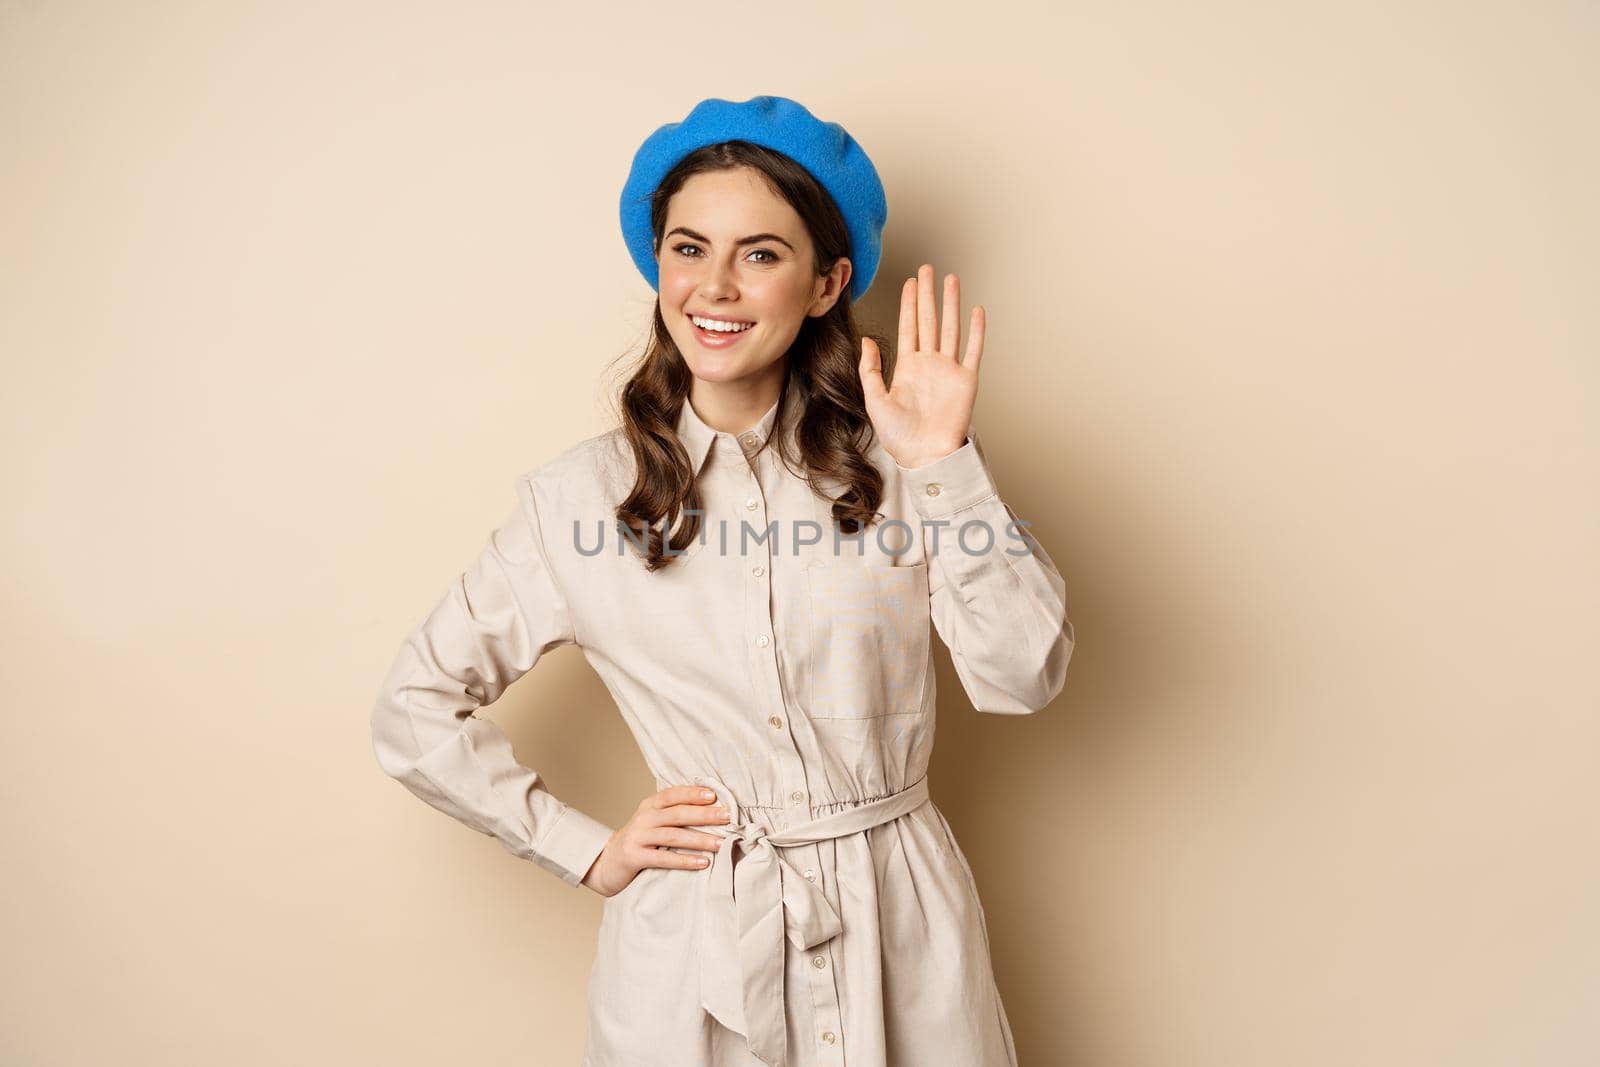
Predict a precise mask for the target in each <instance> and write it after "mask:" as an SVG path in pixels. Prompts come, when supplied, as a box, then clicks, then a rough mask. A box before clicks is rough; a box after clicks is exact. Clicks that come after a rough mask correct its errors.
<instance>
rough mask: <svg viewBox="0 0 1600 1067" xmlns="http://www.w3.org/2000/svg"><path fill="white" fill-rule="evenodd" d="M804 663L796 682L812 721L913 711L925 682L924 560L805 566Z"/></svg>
mask: <svg viewBox="0 0 1600 1067" xmlns="http://www.w3.org/2000/svg"><path fill="white" fill-rule="evenodd" d="M805 572H806V583H807V590H806V594H807V600H808V607H809V608H810V613H811V618H810V636H811V669H810V671H809V672H807V676H806V678H805V681H804V685H803V686H802V692H803V693H804V694H805V695H806V697H807V701H806V704H805V708H806V710H807V711H808V712H809V713H810V714H811V716H812V718H817V719H867V718H873V717H875V716H880V715H893V714H897V713H907V712H920V711H921V710H922V695H923V686H924V684H925V682H926V680H927V669H928V633H929V625H930V615H929V611H928V566H927V563H926V562H923V563H916V564H910V565H906V566H900V567H892V566H888V565H885V564H883V563H882V562H880V561H868V560H864V559H851V558H849V557H848V556H838V557H833V558H816V559H813V560H811V561H810V565H809V566H807V567H806V568H805Z"/></svg>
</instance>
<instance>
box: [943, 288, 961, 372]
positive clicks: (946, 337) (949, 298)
mask: <svg viewBox="0 0 1600 1067" xmlns="http://www.w3.org/2000/svg"><path fill="white" fill-rule="evenodd" d="M959 314H961V281H960V279H958V278H957V277H956V276H955V275H954V274H946V275H945V276H944V313H943V314H942V315H941V316H940V317H939V326H940V329H939V351H940V352H943V353H944V354H945V355H947V356H949V357H950V358H951V359H956V358H957V357H956V352H957V348H956V346H957V345H959V344H960V343H961V323H960V321H959V320H958V319H957V318H956V316H957V315H959Z"/></svg>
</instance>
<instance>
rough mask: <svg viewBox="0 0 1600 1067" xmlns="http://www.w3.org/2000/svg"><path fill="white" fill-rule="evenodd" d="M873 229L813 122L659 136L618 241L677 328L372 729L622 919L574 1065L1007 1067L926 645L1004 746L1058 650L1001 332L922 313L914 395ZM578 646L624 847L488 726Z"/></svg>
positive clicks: (910, 284) (658, 325)
mask: <svg viewBox="0 0 1600 1067" xmlns="http://www.w3.org/2000/svg"><path fill="white" fill-rule="evenodd" d="M886 215H887V209H886V205H885V203H884V199H883V190H882V186H881V184H880V183H879V181H878V176H877V173H876V171H875V169H874V168H873V166H872V163H871V161H870V160H868V158H867V157H866V155H865V153H863V152H862V151H861V149H860V147H859V146H858V145H857V144H856V143H855V141H854V140H853V139H851V138H850V136H849V134H847V133H846V132H845V131H844V130H843V129H842V128H841V127H839V126H838V125H837V124H834V123H823V122H821V121H819V120H818V119H816V118H815V117H813V116H812V115H811V113H810V112H809V111H807V110H806V109H805V108H803V107H801V106H800V105H799V104H797V103H795V102H794V101H792V100H786V99H784V98H781V97H770V96H760V97H755V98H753V99H751V100H748V101H745V102H744V103H739V104H735V103H732V102H729V101H725V100H707V101H703V102H701V103H700V104H699V105H697V106H696V108H695V109H694V110H693V111H692V112H691V113H690V114H689V116H688V117H687V118H686V119H685V120H684V121H683V122H681V123H675V124H669V125H667V126H663V127H661V128H660V129H658V130H657V131H656V132H655V133H654V134H652V135H651V137H650V138H649V139H647V140H646V142H645V143H644V145H643V146H641V148H640V149H639V152H638V153H637V155H636V156H635V159H634V163H633V169H632V173H631V174H630V177H629V179H628V183H627V185H626V187H625V189H624V193H623V200H622V221H623V232H624V237H625V239H626V240H627V242H628V246H629V249H630V253H631V254H632V255H633V257H634V259H635V262H636V263H637V264H638V265H639V267H640V270H641V272H642V273H643V274H644V276H645V278H646V279H647V280H648V281H649V282H650V283H651V284H652V285H653V286H655V287H656V288H657V290H658V293H659V299H658V302H657V306H656V312H655V332H654V337H653V341H652V343H651V345H650V346H649V348H648V350H647V352H646V354H645V357H644V360H643V362H642V364H641V366H640V367H639V369H638V371H637V372H636V373H635V374H634V375H633V377H632V378H631V380H629V381H628V382H627V384H626V385H625V387H624V388H623V392H622V403H621V407H622V424H621V426H619V427H618V428H616V429H613V430H611V431H608V432H606V433H603V434H600V435H597V436H595V437H591V438H589V439H587V440H585V441H582V442H580V443H579V444H577V445H575V446H573V447H572V448H569V449H568V450H567V451H565V452H563V453H562V454H560V455H559V456H556V457H555V458H554V459H551V460H550V461H548V462H546V463H544V464H543V465H542V466H539V467H537V468H536V469H534V470H532V471H529V472H528V473H525V474H523V475H522V476H521V477H520V478H518V480H517V482H516V493H517V503H516V506H515V507H514V508H513V509H512V512H511V514H510V516H509V517H508V518H507V519H506V521H505V522H504V523H503V524H502V525H501V526H500V527H499V528H497V529H496V530H495V531H494V532H493V533H492V534H491V535H490V538H489V542H488V544H487V546H486V547H485V549H484V550H483V553H482V555H481V556H480V557H479V558H478V560H477V561H476V562H475V563H474V564H473V566H472V567H471V568H469V569H468V570H467V571H466V572H465V573H464V574H462V575H461V577H460V578H459V580H458V581H457V582H456V583H454V584H453V585H452V586H451V588H450V589H449V590H448V591H447V592H446V594H445V596H444V597H443V599H441V600H440V601H439V603H438V604H437V605H436V606H435V607H434V609H433V611H432V612H431V613H430V614H429V616H428V617H427V618H426V619H425V620H424V621H423V623H422V624H421V625H420V626H419V627H418V629H417V630H416V631H415V632H414V633H413V634H412V635H411V636H410V638H408V640H407V641H406V642H405V644H404V645H403V646H402V648H401V650H400V654H399V656H398V657H397V659H396V661H395V663H394V666H393V668H392V669H391V671H390V672H389V675H388V677H387V679H386V680H385V682H384V685H383V690H382V693H381V695H380V697H379V699H378V701H377V704H376V706H375V708H374V710H373V717H372V729H373V737H374V746H375V749H376V752H377V756H378V760H379V762H380V764H381V766H382V767H383V769H384V770H385V771H386V772H387V773H388V774H390V775H392V776H393V777H395V778H397V779H399V780H400V781H401V782H403V783H404V784H405V785H406V786H407V787H408V788H409V789H411V790H412V791H413V792H415V793H416V794H417V795H419V796H420V797H422V798H423V799H424V800H426V801H427V802H428V803H430V804H432V805H433V806H434V807H437V808H439V809H441V810H443V811H445V812H447V813H448V814H450V815H452V816H454V817H455V818H457V819H459V820H461V821H462V822H464V823H466V824H468V825H469V826H472V827H474V828H475V829H478V830H480V831H481V832H483V833H486V834H490V835H493V836H495V837H496V838H498V839H499V840H500V841H501V842H502V843H503V844H504V845H505V847H506V848H508V849H509V850H510V851H512V852H513V853H515V854H516V855H518V856H522V857H524V858H526V859H529V860H532V861H533V862H535V863H537V864H539V865H541V866H542V867H544V868H545V869H547V870H549V871H551V872H552V873H554V874H555V875H556V876H557V877H559V878H561V879H562V880H563V881H565V882H566V883H567V884H569V885H573V886H577V885H584V886H587V887H588V888H590V889H593V890H594V891H595V892H597V893H600V894H601V895H603V896H604V897H605V898H606V899H605V905H604V908H603V918H602V921H601V926H600V931H599V937H598V945H597V951H596V955H595V960H594V965H593V969H592V971H591V973H590V976H589V977H590V985H589V997H588V1008H589V1018H588V1034H587V1045H586V1053H585V1059H584V1062H585V1064H586V1065H588V1067H622V1065H628V1067H633V1065H645V1064H648V1065H651V1067H679V1065H681V1067H690V1065H693V1067H705V1065H715V1067H723V1065H754V1064H758V1063H765V1064H769V1065H772V1067H782V1065H789V1067H798V1065H805V1064H842V1063H845V1062H848V1063H849V1064H851V1065H852V1067H867V1065H873V1064H885V1065H903V1067H912V1065H915V1067H926V1065H962V1067H971V1065H979V1067H982V1065H991V1064H993V1065H999V1064H1015V1062H1016V1054H1015V1051H1014V1049H1013V1046H1012V1036H1011V1030H1010V1026H1009V1023H1008V1022H1007V1019H1006V1015H1005V1010H1004V1008H1003V1007H1002V1005H1001V1002H1000V998H999V995H998V992H997V991H996V988H995V982H994V975H993V972H992V969H991V963H990V958H989V945H988V934H987V929H986V926H985V920H984V915H983V909H982V906H981V904H980V903H979V900H978V897H977V892H976V886H975V882H974V880H973V876H972V871H971V869H970V868H969V867H968V865H967V861H966V858H965V856H963V855H962V852H961V850H960V848H959V847H958V846H957V844H956V841H955V838H954V836H953V835H952V834H951V831H950V826H949V824H948V823H947V822H946V821H945V818H944V816H943V814H942V813H941V812H940V811H939V809H938V808H937V807H936V806H935V805H934V804H933V802H932V801H931V800H930V799H928V783H927V778H926V775H927V768H928V759H929V755H930V753H931V751H932V747H933V733H934V718H935V717H934V708H935V694H934V675H933V672H932V670H931V649H930V645H929V628H930V620H931V623H932V625H933V626H935V627H937V629H938V631H939V635H940V637H941V638H942V639H943V640H944V642H945V643H946V644H947V645H948V646H949V648H950V649H951V651H952V657H953V660H954V663H955V667H956V671H957V673H958V675H959V677H960V679H961V682H962V684H963V686H964V687H965V689H966V691H967V694H968V695H969V696H970V697H971V698H972V701H973V703H974V705H975V706H976V707H977V708H978V709H979V710H981V711H989V712H995V713H1001V714H1024V713H1027V712H1031V711H1036V710H1038V709H1040V708H1043V707H1044V706H1045V705H1046V704H1048V703H1049V702H1050V701H1051V699H1053V698H1054V697H1055V696H1056V694H1057V693H1058V692H1059V691H1060V690H1061V687H1062V685H1063V682H1064V679H1065V672H1066V668H1067V662H1068V659H1069V658H1070V656H1071V652H1072V648H1073V630H1072V624H1071V622H1070V621H1069V620H1068V617H1067V613H1066V607H1065V598H1064V583H1063V581H1062V579H1061V576H1060V574H1059V573H1058V572H1057V570H1056V568H1055V566H1054V564H1053V563H1052V562H1051V560H1050V558H1049V556H1048V555H1046V553H1045V552H1044V550H1043V549H1042V548H1041V547H1040V546H1039V544H1038V542H1037V541H1035V540H1034V539H1033V538H1032V537H1031V536H1030V535H1029V534H1028V533H1027V532H1026V531H1025V530H1022V529H1020V528H1019V526H1018V524H1016V523H1014V522H1013V521H1012V520H1014V519H1015V518H1016V517H1015V515H1014V514H1013V513H1012V511H1011V509H1010V508H1009V507H1008V506H1007V505H1006V504H1004V503H1003V502H1002V501H1001V500H1000V498H999V497H998V496H997V495H996V492H995V485H994V481H993V479H992V477H991V475H990V472H989V470H988V467H987V466H986V464H985V462H984V460H983V456H982V452H981V451H980V449H979V446H978V441H977V437H976V435H975V433H973V431H972V427H971V416H972V410H973V401H974V399H975V397H976V395H977V378H978V365H979V360H980V358H981V354H982V350H983V331H984V318H983V313H982V311H981V309H974V311H973V314H972V319H971V323H970V330H969V337H968V343H967V349H966V352H965V355H964V356H959V355H958V352H957V341H958V339H959V332H960V330H959V323H958V320H957V315H958V308H959V288H958V282H957V279H956V278H955V276H953V275H951V276H947V277H946V279H945V286H944V303H943V320H942V322H940V323H937V324H936V322H935V308H934V300H933V296H934V294H933V278H934V274H933V268H932V266H931V265H925V266H923V267H922V268H921V270H920V271H919V273H918V276H917V277H916V278H910V279H907V280H906V283H905V286H904V288H903V289H902V292H901V306H900V343H899V348H898V352H897V359H896V361H895V368H894V371H893V379H894V380H893V386H892V387H889V386H887V385H886V383H885V380H884V377H883V374H882V368H881V362H880V351H879V347H878V345H877V344H876V343H875V342H874V341H873V340H872V339H870V338H865V337H862V336H861V333H860V331H859V329H858V327H857V325H856V322H855V320H854V318H853V316H852V312H851V305H852V302H853V300H854V299H856V298H859V297H860V295H861V294H862V293H863V292H865V291H866V288H867V285H868V284H869V283H870V281H871V279H872V275H873V274H874V273H875V271H876V269H877V263H878V258H879V239H880V235H881V231H882V227H883V222H884V219H885V218H886ZM936 325H937V328H936ZM958 534H959V536H958ZM562 644H577V645H579V646H580V647H582V649H583V650H584V654H585V656H586V657H587V659H588V660H589V662H590V663H591V664H592V665H593V667H594V669H595V671H596V672H597V673H598V674H599V675H600V677H601V678H602V679H603V680H604V682H605V684H606V686H607V688H608V689H609V690H610V692H611V694H612V696H613V697H614V698H615V700H616V704H617V707H618V709H619V710H620V711H621V713H622V715H623V717H624V719H625V720H626V722H627V724H628V727H629V729H630V730H631V731H632V733H633V736H634V738H635V739H636V740H637V742H638V744H639V747H640V749H641V751H642V752H643V754H644V757H645V760H646V763H647V764H648V765H649V767H650V768H651V770H652V772H653V773H654V775H655V778H656V783H657V785H658V787H659V790H658V791H657V792H656V793H654V794H652V795H650V796H647V797H645V798H644V800H643V801H642V802H641V803H640V804H639V806H638V808H637V809H636V810H635V811H634V813H633V815H632V817H631V818H630V819H629V820H628V822H627V823H626V824H625V825H623V826H621V827H615V828H613V827H610V826H607V825H605V824H603V823H600V822H599V821H597V820H595V819H594V818H592V817H590V816H588V815H586V814H584V813H583V812H581V811H579V810H577V809H576V808H573V807H571V806H570V805H567V804H565V803H563V802H562V801H561V800H559V799H557V798H556V797H555V796H554V795H552V794H551V793H550V792H549V791H548V790H547V789H546V788H545V786H544V784H543V782H542V781H541V779H540V777H539V775H538V773H537V772H535V771H533V770H532V769H530V768H527V767H524V766H521V765H519V764H518V763H517V762H516V761H515V760H514V759H513V757H512V751H511V748H510V745H509V744H508V742H507V740H506V738H505V736H504V735H503V734H502V733H501V732H500V731H499V730H498V729H497V728H496V727H495V726H494V725H493V724H492V723H490V722H488V721H487V720H485V719H483V718H480V717H478V716H477V715H475V714H474V712H476V711H477V709H478V708H480V707H482V706H484V705H487V704H490V703H492V702H493V701H494V700H496V699H497V698H498V697H499V696H500V694H501V693H502V692H504V690H505V688H506V687H507V686H508V685H510V684H511V683H512V682H513V681H515V680H516V679H517V678H519V677H520V676H521V675H523V674H524V673H526V672H527V671H528V670H530V669H531V668H532V667H533V666H534V664H536V663H537V662H538V660H539V658H540V656H541V655H543V654H544V653H545V652H547V651H549V650H550V649H551V648H554V647H556V646H557V645H562Z"/></svg>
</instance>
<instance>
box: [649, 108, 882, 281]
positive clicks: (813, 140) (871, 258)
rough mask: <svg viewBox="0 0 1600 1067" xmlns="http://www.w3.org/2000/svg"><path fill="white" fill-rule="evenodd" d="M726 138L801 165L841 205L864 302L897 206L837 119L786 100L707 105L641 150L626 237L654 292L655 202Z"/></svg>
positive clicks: (853, 271) (652, 137) (671, 125)
mask: <svg viewBox="0 0 1600 1067" xmlns="http://www.w3.org/2000/svg"><path fill="white" fill-rule="evenodd" d="M721 141H750V142H751V143H753V144H758V145H761V146H762V147H763V148H770V149H772V150H773V151H776V152H782V153H783V154H784V155H786V156H788V157H789V158H790V159H793V160H794V161H795V162H796V163H798V164H800V165H801V166H802V167H804V168H805V169H806V170H807V171H809V172H810V173H811V176H812V177H814V178H816V179H817V181H818V182H819V183H820V184H821V185H822V187H823V188H824V189H826V190H827V191H828V193H829V195H830V196H832V197H833V201H834V203H835V204H837V205H838V206H839V211H840V213H841V214H842V215H843V216H844V222H845V226H846V228H847V229H848V230H849V234H850V252H849V256H850V299H851V300H852V301H856V300H860V299H861V297H862V295H863V294H864V293H866V291H867V287H868V286H869V285H871V284H872V276H873V275H874V274H876V273H877V272H878V260H879V258H880V256H881V253H882V251H883V224H884V222H885V221H887V220H888V218H889V205H888V202H887V201H886V200H885V198H884V195H883V182H881V181H879V180H878V171H877V169H876V168H875V167H873V165H872V160H870V159H868V158H867V154H866V152H864V151H862V148H861V146H860V145H858V144H856V142H855V138H853V137H851V136H850V135H849V134H848V133H846V132H845V129H844V127H843V126H840V125H839V124H838V123H837V122H823V121H822V120H821V119H819V118H817V117H816V116H815V115H813V114H811V112H809V111H807V110H806V109H805V108H804V107H802V106H801V105H800V104H798V103H796V102H795V101H793V100H790V99H788V98H787V97H782V96H753V97H751V98H750V99H749V100H746V101H745V102H744V103H742V104H736V103H734V102H733V101H731V100H719V99H715V98H713V99H710V100H702V101H700V103H698V104H696V105H695V106H694V110H693V111H690V112H689V116H688V118H686V119H684V120H683V121H682V122H669V123H668V124H667V125H665V126H662V127H660V128H658V129H657V130H656V132H654V133H652V134H651V135H650V136H649V137H646V138H645V141H644V144H642V145H640V146H639V150H638V151H637V152H635V153H634V156H633V167H632V169H630V170H629V171H628V181H627V183H626V184H625V185H623V187H622V237H623V240H625V241H626V242H627V244H628V254H629V255H631V256H632V257H633V262H634V265H635V266H637V267H638V268H639V273H640V274H643V275H644V280H645V281H647V282H649V283H650V288H652V289H657V290H659V288H660V278H659V274H658V272H657V263H656V258H655V249H654V248H653V246H652V245H653V241H652V237H653V235H652V234H651V231H650V199H651V197H652V196H653V195H654V194H655V191H656V189H657V187H658V186H660V184H661V179H662V178H665V177H666V176H667V172H668V171H669V170H671V169H672V168H673V167H674V166H676V165H677V164H678V162H679V161H680V160H681V159H683V157H684V156H686V155H688V154H689V153H690V152H693V151H694V150H695V149H697V148H701V147H704V146H705V145H709V144H717V143H719V142H721Z"/></svg>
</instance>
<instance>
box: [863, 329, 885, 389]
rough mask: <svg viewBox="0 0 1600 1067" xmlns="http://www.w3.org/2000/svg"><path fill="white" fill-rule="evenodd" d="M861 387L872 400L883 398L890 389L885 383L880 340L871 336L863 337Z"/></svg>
mask: <svg viewBox="0 0 1600 1067" xmlns="http://www.w3.org/2000/svg"><path fill="white" fill-rule="evenodd" d="M858 369H859V370H860V372H861V389H862V392H863V393H865V394H866V397H867V398H868V399H871V400H877V399H881V398H882V397H883V396H885V395H886V394H887V393H888V392H889V390H888V389H887V388H886V387H885V386H884V384H883V359H882V354H881V353H880V352H879V351H878V342H876V341H874V340H873V339H872V338H870V337H863V338H862V339H861V362H860V364H859V367H858Z"/></svg>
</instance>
